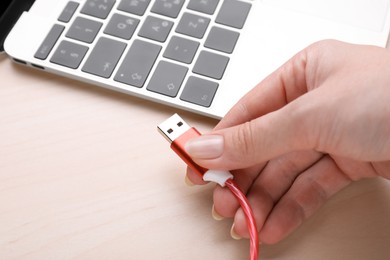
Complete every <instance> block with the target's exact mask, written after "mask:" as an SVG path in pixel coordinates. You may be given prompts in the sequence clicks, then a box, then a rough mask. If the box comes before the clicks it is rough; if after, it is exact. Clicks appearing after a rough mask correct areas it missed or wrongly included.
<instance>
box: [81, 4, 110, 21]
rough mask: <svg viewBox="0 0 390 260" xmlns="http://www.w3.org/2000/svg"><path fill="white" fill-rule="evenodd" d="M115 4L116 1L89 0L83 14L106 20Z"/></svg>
mask: <svg viewBox="0 0 390 260" xmlns="http://www.w3.org/2000/svg"><path fill="white" fill-rule="evenodd" d="M114 4H115V0H87V2H85V5H84V6H83V9H81V13H83V14H86V15H90V16H93V17H97V18H101V19H106V18H107V16H108V14H109V13H110V11H111V9H112V7H113V6H114Z"/></svg>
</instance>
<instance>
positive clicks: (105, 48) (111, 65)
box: [82, 37, 126, 78]
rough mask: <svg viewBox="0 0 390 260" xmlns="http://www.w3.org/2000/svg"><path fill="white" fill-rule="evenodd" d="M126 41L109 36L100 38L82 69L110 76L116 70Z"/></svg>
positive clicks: (98, 74)
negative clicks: (109, 37)
mask: <svg viewBox="0 0 390 260" xmlns="http://www.w3.org/2000/svg"><path fill="white" fill-rule="evenodd" d="M125 48H126V43H123V42H120V41H115V40H112V39H108V38H104V37H102V38H100V39H99V40H98V42H97V43H96V45H95V47H94V48H93V50H92V52H91V54H90V55H89V57H88V59H87V61H86V62H85V64H84V66H83V69H82V71H84V72H87V73H90V74H94V75H96V76H100V77H103V78H109V77H110V76H111V74H112V72H113V71H114V69H115V67H116V64H117V63H118V61H119V59H120V57H121V56H122V54H123V51H124V50H125Z"/></svg>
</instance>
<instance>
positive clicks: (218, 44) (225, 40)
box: [204, 27, 240, 53]
mask: <svg viewBox="0 0 390 260" xmlns="http://www.w3.org/2000/svg"><path fill="white" fill-rule="evenodd" d="M239 36H240V34H239V33H238V32H234V31H231V30H226V29H223V28H219V27H213V28H211V30H210V33H209V35H208V36H207V39H206V42H205V44H204V46H206V47H207V48H210V49H214V50H218V51H222V52H226V53H232V52H233V49H234V46H236V43H237V40H238V37H239Z"/></svg>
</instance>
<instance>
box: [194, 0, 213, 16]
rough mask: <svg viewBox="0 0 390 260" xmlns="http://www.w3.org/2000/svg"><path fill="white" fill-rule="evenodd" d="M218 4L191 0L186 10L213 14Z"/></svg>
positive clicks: (202, 0) (208, 0) (210, 0)
mask: <svg viewBox="0 0 390 260" xmlns="http://www.w3.org/2000/svg"><path fill="white" fill-rule="evenodd" d="M218 2H219V0H191V1H190V2H189V4H188V6H187V8H188V9H190V10H194V11H198V12H201V13H205V14H214V12H215V9H216V8H217V5H218Z"/></svg>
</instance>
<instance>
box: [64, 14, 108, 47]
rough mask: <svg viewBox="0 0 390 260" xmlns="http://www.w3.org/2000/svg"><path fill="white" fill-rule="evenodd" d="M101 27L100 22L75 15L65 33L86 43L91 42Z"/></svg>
mask: <svg viewBox="0 0 390 260" xmlns="http://www.w3.org/2000/svg"><path fill="white" fill-rule="evenodd" d="M101 27H102V23H100V22H96V21H93V20H90V19H86V18H84V17H77V18H76V19H75V20H74V22H73V24H72V26H71V27H70V28H69V31H68V32H67V33H66V37H69V38H72V39H75V40H79V41H82V42H86V43H92V42H93V40H94V39H95V37H96V35H97V34H98V32H99V30H100V28H101Z"/></svg>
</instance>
